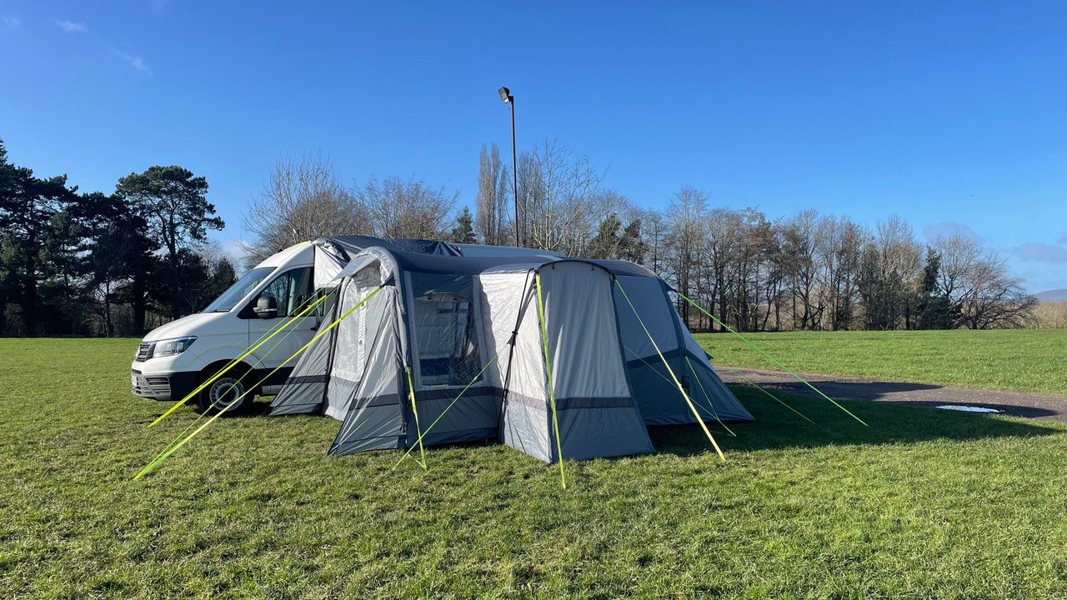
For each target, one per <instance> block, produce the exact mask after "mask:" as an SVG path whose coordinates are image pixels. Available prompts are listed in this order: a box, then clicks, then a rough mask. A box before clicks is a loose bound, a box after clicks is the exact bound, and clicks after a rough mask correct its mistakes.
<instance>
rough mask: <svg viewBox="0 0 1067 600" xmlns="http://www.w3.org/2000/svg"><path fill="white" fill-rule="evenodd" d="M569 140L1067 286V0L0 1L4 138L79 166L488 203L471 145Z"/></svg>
mask: <svg viewBox="0 0 1067 600" xmlns="http://www.w3.org/2000/svg"><path fill="white" fill-rule="evenodd" d="M501 85H507V86H509V87H510V88H511V89H512V92H513V93H514V94H515V96H516V101H517V110H518V112H517V121H518V139H519V147H520V149H522V148H529V147H531V146H533V145H534V144H536V143H538V142H542V141H544V140H546V139H552V140H556V141H557V142H558V143H559V144H561V145H563V146H566V147H568V148H569V149H570V150H571V151H572V152H574V153H576V154H586V155H588V157H589V159H590V161H591V163H592V164H593V166H594V167H595V168H597V169H598V170H601V171H604V172H605V180H604V185H605V187H608V188H612V189H615V190H616V191H618V192H620V193H622V194H624V195H626V196H628V197H629V198H631V199H632V200H633V201H635V202H636V203H638V204H640V205H644V206H649V207H662V206H665V205H666V203H667V202H668V201H669V199H670V197H671V196H672V194H674V193H675V192H676V191H677V190H678V189H679V188H680V187H681V186H683V185H690V186H694V187H697V188H699V189H702V190H704V191H706V192H707V193H708V194H709V195H710V198H711V201H712V205H713V206H727V207H731V208H743V207H746V206H756V207H759V208H760V209H762V210H764V211H765V212H766V213H767V214H768V215H769V216H770V217H772V218H776V217H785V216H789V215H792V214H794V213H796V212H797V211H799V210H801V209H805V208H814V209H816V210H818V211H819V212H820V213H822V214H839V215H848V216H850V217H852V218H854V219H856V220H858V221H860V222H862V223H864V224H868V225H873V224H874V223H875V222H877V221H878V220H879V219H883V218H885V217H887V216H889V215H892V214H896V215H899V216H901V217H903V218H905V219H906V220H907V221H908V222H910V223H911V224H912V226H913V227H914V229H915V232H916V234H917V236H918V237H919V238H920V239H923V240H925V239H926V236H927V235H932V234H933V233H935V232H939V231H964V232H970V233H971V234H972V235H975V236H978V237H979V238H980V239H981V240H982V241H983V243H985V244H986V245H987V246H988V247H989V248H992V249H995V250H997V251H998V252H1000V253H1001V254H1002V255H1003V256H1004V257H1006V258H1008V259H1009V260H1010V264H1011V267H1012V269H1013V271H1014V272H1015V273H1016V274H1017V275H1019V276H1021V277H1023V278H1024V280H1025V285H1026V287H1027V288H1029V289H1030V290H1031V291H1035V292H1036V291H1041V290H1044V289H1051V288H1064V287H1067V218H1065V217H1067V3H1064V2H1062V1H1056V2H1011V3H1009V2H996V3H994V2H988V3H987V2H946V3H931V2H818V3H801V2H790V3H786V2H774V3H753V2H731V3H727V2H700V3H653V2H645V3H630V2H620V1H615V2H605V3H596V4H594V3H586V2H568V3H549V2H537V3H523V4H515V3H508V2H484V3H473V2H411V3H403V2H381V3H378V4H370V3H352V2H345V3H340V2H339V3H321V4H320V3H269V2H237V1H234V2H182V1H179V0H173V1H166V0H143V1H136V2H134V1H107V2H105V1H77V2H74V1H71V2H39V1H14V2H12V1H3V0H0V138H2V139H3V140H4V142H5V144H6V145H7V148H8V152H9V155H10V158H11V159H12V160H13V161H14V162H15V163H16V164H19V165H23V166H28V167H31V168H33V169H34V170H35V171H36V172H37V173H38V174H39V175H53V174H58V173H67V174H68V175H69V176H70V180H71V182H72V183H74V184H77V185H79V186H80V188H81V189H82V190H85V191H90V190H100V191H105V192H110V191H112V190H113V189H114V185H115V182H116V181H117V180H118V178H119V177H122V176H124V175H127V174H129V173H130V172H133V171H138V172H139V171H143V170H144V169H146V168H147V167H149V166H151V165H153V164H179V165H182V166H184V167H187V168H189V169H191V170H192V171H193V172H194V173H196V174H198V175H203V176H205V177H207V179H208V182H209V184H210V186H211V191H210V194H209V199H210V200H211V201H212V202H213V203H214V204H215V205H216V207H217V208H218V211H219V214H220V216H222V217H223V218H224V219H225V220H226V222H227V224H228V225H227V228H226V230H225V231H223V232H221V233H219V234H216V235H215V239H216V240H218V241H220V242H222V243H223V244H227V243H230V242H232V241H234V240H239V239H242V238H243V237H244V236H245V233H244V231H243V228H242V226H241V222H242V220H243V214H244V211H245V210H246V209H245V207H246V206H247V205H248V202H249V201H250V200H251V199H252V198H255V197H256V196H257V195H258V194H259V193H260V192H261V190H262V189H263V186H264V184H265V183H266V181H267V178H268V174H269V172H270V169H271V168H272V166H273V165H275V164H276V163H277V162H278V161H279V160H280V159H282V158H285V157H294V158H299V157H300V156H302V155H305V154H312V155H324V156H327V157H329V158H330V159H331V160H332V162H333V164H334V166H335V167H336V169H337V171H338V172H339V173H340V174H341V175H342V176H343V177H344V178H345V179H346V180H348V181H357V182H359V181H365V180H367V179H368V178H369V177H371V176H378V177H387V176H392V175H398V176H401V177H408V176H415V177H419V178H422V179H424V180H426V181H427V182H428V183H430V184H432V185H434V186H443V187H445V188H447V189H449V190H452V191H456V192H458V193H459V195H460V196H459V197H460V201H461V202H462V203H467V204H472V203H473V199H474V195H475V193H476V177H477V169H478V152H479V149H480V147H481V145H482V144H486V143H493V142H495V143H496V144H498V145H499V146H500V147H501V149H502V150H507V149H508V147H509V145H510V122H509V116H508V111H507V108H506V106H505V105H504V104H503V103H501V102H500V99H499V97H498V96H497V94H496V89H497V88H498V87H500V86H501Z"/></svg>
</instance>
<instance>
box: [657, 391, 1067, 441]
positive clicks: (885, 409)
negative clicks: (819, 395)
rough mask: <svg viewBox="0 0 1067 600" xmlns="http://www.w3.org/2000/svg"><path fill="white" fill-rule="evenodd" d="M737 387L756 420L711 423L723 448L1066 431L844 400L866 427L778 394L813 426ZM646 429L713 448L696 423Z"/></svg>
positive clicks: (809, 401) (825, 405) (827, 407)
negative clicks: (725, 426)
mask: <svg viewBox="0 0 1067 600" xmlns="http://www.w3.org/2000/svg"><path fill="white" fill-rule="evenodd" d="M733 391H734V393H735V394H736V395H737V397H738V399H740V400H741V402H742V404H744V405H745V407H746V408H748V410H749V412H750V413H752V416H753V417H755V419H756V420H755V421H754V422H752V423H727V426H729V428H730V429H731V430H732V431H733V432H734V434H736V437H734V436H731V435H730V434H729V433H728V432H727V431H725V430H724V428H723V426H722V425H721V424H717V423H709V424H708V425H709V427H710V428H711V430H712V434H713V435H714V436H715V439H716V441H717V442H718V443H719V444H720V445H721V446H722V449H723V451H724V452H730V451H733V452H747V451H758V450H775V449H787V448H816V447H823V446H843V445H856V444H863V445H881V444H900V443H914V442H924V441H933V440H977V439H986V438H1003V437H1019V438H1025V437H1033V436H1045V435H1064V434H1067V430H1064V429H1063V428H1062V427H1057V426H1055V425H1052V424H1045V423H1042V424H1036V423H1027V422H1020V421H1017V420H1009V419H1002V418H998V417H996V416H992V415H987V414H974V413H965V412H954V411H947V410H939V409H936V408H932V407H930V406H922V405H918V404H916V403H906V404H905V403H893V402H863V401H854V400H852V401H850V400H840V401H839V402H840V404H841V405H842V406H844V407H845V408H847V409H848V410H849V411H851V412H852V413H854V414H855V415H856V416H858V417H859V418H861V419H863V420H864V421H865V422H866V423H867V424H868V425H869V426H867V427H865V426H863V425H862V424H860V423H858V422H857V421H856V420H854V419H852V418H851V417H849V416H848V415H847V414H845V413H844V412H843V411H842V410H840V409H838V408H837V407H835V406H833V405H832V404H830V403H829V402H827V401H825V400H823V399H816V398H810V397H807V396H802V395H797V394H790V393H785V392H781V391H776V392H775V396H777V397H778V398H779V399H780V400H782V401H783V402H786V403H787V404H788V405H789V406H791V407H792V408H794V409H796V410H797V411H799V412H800V413H802V414H803V415H804V416H806V417H807V418H809V419H811V420H812V421H814V422H815V424H814V425H813V424H812V423H809V422H808V421H806V420H804V419H803V418H802V417H800V416H798V415H796V414H794V413H793V412H791V411H790V410H789V409H788V408H786V407H784V406H782V405H781V404H778V403H777V402H775V401H774V400H772V399H770V398H768V397H767V396H765V395H763V394H762V393H761V392H759V391H757V390H752V389H740V388H735V389H734V390H733ZM831 397H832V396H831ZM648 432H649V437H651V439H652V444H653V445H654V446H655V448H656V451H657V452H663V453H669V454H675V455H678V456H693V455H698V454H705V453H707V452H708V451H709V445H708V439H707V437H706V436H705V435H704V432H703V431H702V430H701V428H700V427H698V426H696V425H681V426H667V427H649V428H648Z"/></svg>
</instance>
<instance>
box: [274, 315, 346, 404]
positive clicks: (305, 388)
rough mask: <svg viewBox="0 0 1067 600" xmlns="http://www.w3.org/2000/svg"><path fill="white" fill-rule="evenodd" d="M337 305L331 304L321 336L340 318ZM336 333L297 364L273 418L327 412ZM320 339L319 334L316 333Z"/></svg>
mask: <svg viewBox="0 0 1067 600" xmlns="http://www.w3.org/2000/svg"><path fill="white" fill-rule="evenodd" d="M336 309H337V303H336V302H333V303H331V307H330V310H328V311H327V312H326V316H325V317H324V318H323V320H322V323H321V324H320V325H319V332H321V331H322V330H324V329H325V328H326V327H328V326H329V325H330V323H332V322H333V320H334V319H335V318H336V317H335V316H334V315H335V314H336V312H337V311H336ZM335 334H336V332H335V331H334V330H330V331H329V332H328V333H326V334H325V335H323V336H322V337H321V338H319V339H318V340H316V341H315V343H314V344H312V345H311V347H310V348H308V349H307V350H306V351H305V352H304V354H303V355H302V356H301V357H300V360H299V361H298V362H297V363H296V367H294V368H293V372H292V373H291V374H290V375H289V378H288V379H286V380H285V385H284V386H283V387H282V389H281V390H280V391H279V392H278V395H277V396H275V398H274V401H273V402H271V405H270V406H271V412H270V414H271V416H272V417H273V416H278V415H295V414H312V413H318V412H320V411H321V410H322V408H323V403H324V402H325V399H326V398H325V396H326V377H327V376H326V370H327V368H328V366H329V364H330V355H331V354H332V353H333V345H334V341H335ZM316 335H318V333H316Z"/></svg>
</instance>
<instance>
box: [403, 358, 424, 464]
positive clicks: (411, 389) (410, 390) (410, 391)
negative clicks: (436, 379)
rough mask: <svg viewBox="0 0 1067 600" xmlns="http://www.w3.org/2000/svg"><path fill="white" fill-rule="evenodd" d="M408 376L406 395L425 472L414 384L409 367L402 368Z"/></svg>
mask: <svg viewBox="0 0 1067 600" xmlns="http://www.w3.org/2000/svg"><path fill="white" fill-rule="evenodd" d="M404 370H405V371H407V374H408V395H409V396H411V412H413V413H415V432H416V433H418V434H419V456H421V457H422V462H421V463H419V464H420V465H422V470H423V471H425V470H426V449H425V448H423V447H422V428H421V427H419V409H418V408H417V407H416V406H415V384H413V383H412V382H411V367H404Z"/></svg>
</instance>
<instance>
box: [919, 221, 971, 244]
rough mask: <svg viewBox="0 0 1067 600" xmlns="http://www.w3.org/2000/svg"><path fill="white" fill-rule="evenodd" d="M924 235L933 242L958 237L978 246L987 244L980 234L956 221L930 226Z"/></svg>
mask: <svg viewBox="0 0 1067 600" xmlns="http://www.w3.org/2000/svg"><path fill="white" fill-rule="evenodd" d="M923 234H924V235H925V236H926V239H927V240H929V241H931V242H934V241H937V240H941V239H947V238H950V237H952V236H957V235H958V236H960V237H962V238H964V239H967V240H970V241H972V242H974V243H976V244H978V245H982V244H984V243H985V240H984V239H982V236H980V235H978V232H976V231H975V230H973V229H971V228H970V227H968V226H966V225H964V224H963V223H957V222H955V221H944V222H941V223H937V224H934V225H930V226H928V227H926V228H924V229H923Z"/></svg>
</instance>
